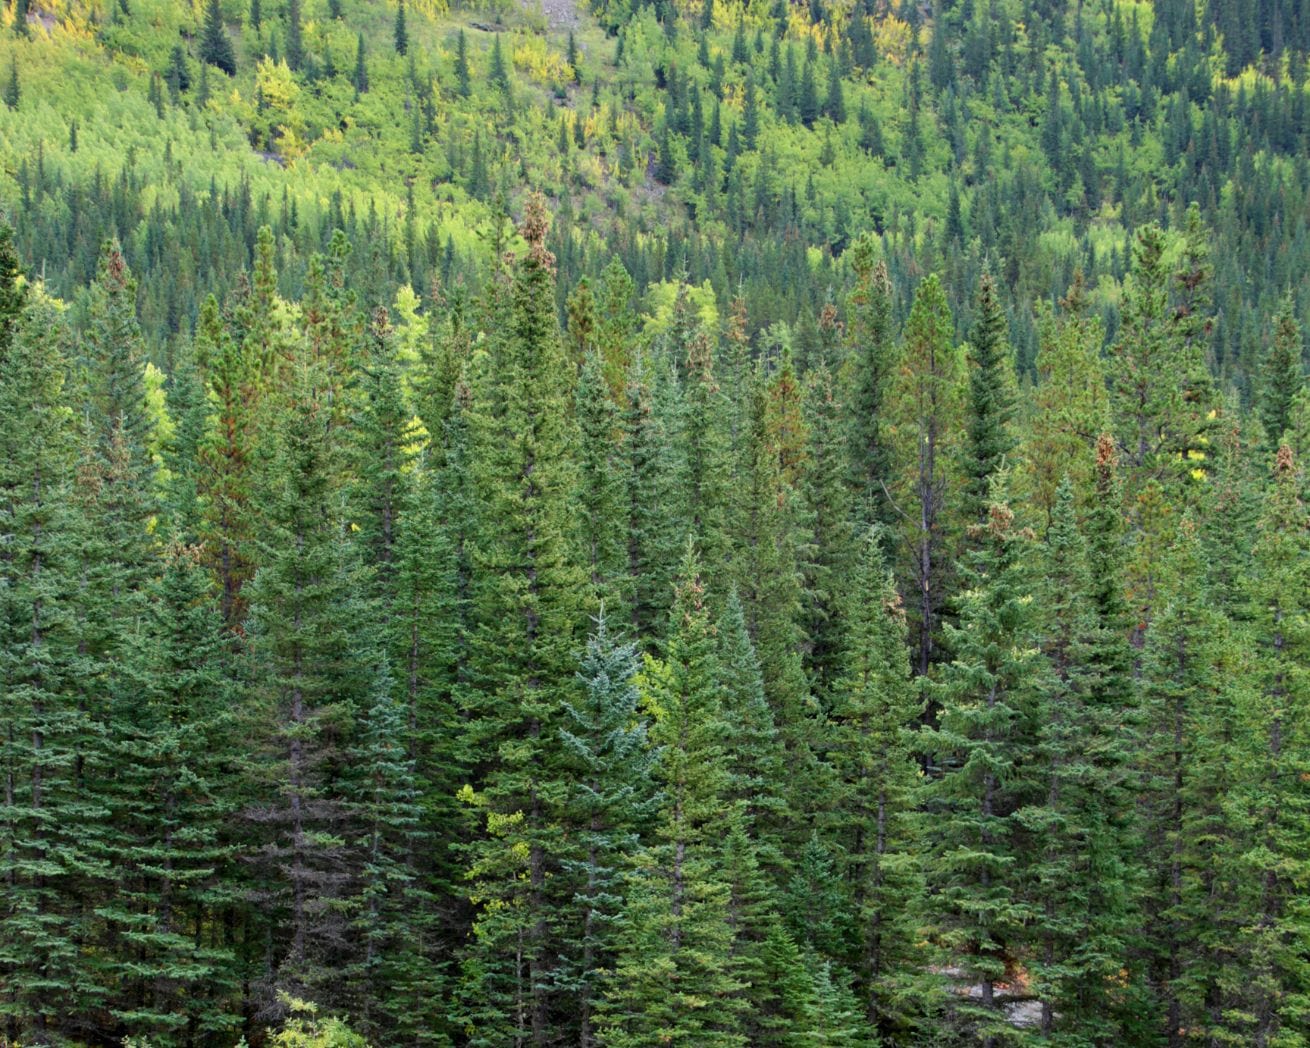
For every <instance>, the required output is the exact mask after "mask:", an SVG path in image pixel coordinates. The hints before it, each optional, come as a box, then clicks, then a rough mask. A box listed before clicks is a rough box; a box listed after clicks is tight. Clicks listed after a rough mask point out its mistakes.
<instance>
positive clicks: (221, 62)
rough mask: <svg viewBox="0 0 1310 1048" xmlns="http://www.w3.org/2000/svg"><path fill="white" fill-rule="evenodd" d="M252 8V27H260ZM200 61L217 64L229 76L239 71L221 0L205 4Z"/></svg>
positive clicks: (206, 63) (211, 0)
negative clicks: (224, 21) (224, 20)
mask: <svg viewBox="0 0 1310 1048" xmlns="http://www.w3.org/2000/svg"><path fill="white" fill-rule="evenodd" d="M254 10H255V9H252V19H253V21H252V23H251V24H252V27H253V28H254V29H256V30H257V29H258V28H259V22H258V18H257V17H256V16H255V14H254ZM199 53H200V61H201V62H203V63H204V64H205V65H212V66H217V67H218V68H219V69H221V70H223V72H225V73H226V74H227V75H228V76H235V75H236V71H237V59H236V52H235V51H234V50H233V48H232V39H231V38H230V37H229V36H228V35H227V26H226V25H224V24H223V8H222V5H221V4H220V2H219V0H209V2H208V3H207V4H206V5H205V24H204V27H203V28H202V29H201V31H200V52H199Z"/></svg>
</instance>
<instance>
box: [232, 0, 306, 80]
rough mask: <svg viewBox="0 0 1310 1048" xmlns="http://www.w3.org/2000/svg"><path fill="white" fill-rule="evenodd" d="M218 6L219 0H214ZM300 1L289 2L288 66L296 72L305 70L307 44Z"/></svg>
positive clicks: (292, 0)
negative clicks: (302, 24)
mask: <svg viewBox="0 0 1310 1048" xmlns="http://www.w3.org/2000/svg"><path fill="white" fill-rule="evenodd" d="M212 2H213V3H215V4H217V3H218V0H212ZM300 19H301V14H300V0H287V56H286V57H287V65H288V66H290V67H291V69H292V70H293V71H294V72H300V71H301V70H303V69H304V68H305V57H306V56H305V44H304V40H303V38H302V26H301V24H300Z"/></svg>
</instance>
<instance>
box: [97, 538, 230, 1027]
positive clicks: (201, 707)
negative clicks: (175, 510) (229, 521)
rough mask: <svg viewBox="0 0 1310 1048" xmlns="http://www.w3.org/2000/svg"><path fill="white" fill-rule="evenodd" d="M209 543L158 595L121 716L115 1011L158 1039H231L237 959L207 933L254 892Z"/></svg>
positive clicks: (170, 554)
mask: <svg viewBox="0 0 1310 1048" xmlns="http://www.w3.org/2000/svg"><path fill="white" fill-rule="evenodd" d="M198 554H199V551H198V550H197V549H196V548H195V547H190V546H186V545H183V544H182V543H178V542H175V543H174V544H172V545H171V546H170V547H169V549H168V551H167V559H166V563H165V567H164V570H163V574H162V576H161V577H160V578H159V579H158V580H156V581H155V582H154V583H153V584H152V585H151V587H150V591H149V598H150V599H149V600H148V601H146V603H145V608H146V609H147V613H146V625H145V628H144V629H143V630H141V631H140V632H138V633H136V634H134V635H133V636H132V637H131V640H130V645H131V646H130V648H129V649H128V650H127V651H125V652H123V654H122V656H121V657H122V661H123V663H124V665H125V681H124V684H125V686H126V687H127V688H128V689H129V690H130V694H131V695H132V701H131V702H130V703H126V702H125V703H122V704H121V705H120V706H119V707H118V708H117V709H116V710H115V711H114V713H115V721H114V724H113V725H112V732H111V735H110V738H111V740H112V748H111V749H110V751H109V755H110V756H111V757H112V758H114V759H115V760H116V762H117V764H118V767H119V769H120V770H119V773H118V775H117V776H116V778H115V782H114V784H113V796H114V801H115V804H114V806H113V809H112V810H113V841H114V849H115V853H116V858H115V865H116V869H115V875H114V880H115V891H114V894H113V897H112V899H111V900H109V901H108V902H107V903H106V904H105V905H104V907H103V908H102V910H101V915H102V916H103V917H104V919H105V920H107V921H108V922H109V924H110V926H111V927H116V928H117V929H118V931H119V934H120V935H121V942H120V943H119V944H118V945H119V950H118V953H117V956H115V957H114V959H113V961H112V964H111V970H112V971H113V974H114V977H115V982H116V984H117V987H116V992H115V1001H114V1003H113V1005H112V1010H113V1013H114V1016H115V1018H116V1019H117V1020H118V1022H119V1023H121V1024H122V1027H123V1029H124V1030H126V1031H128V1032H129V1033H130V1034H132V1035H136V1036H142V1037H146V1036H148V1037H149V1038H150V1039H151V1041H152V1043H158V1044H162V1045H168V1044H185V1043H187V1042H188V1040H191V1039H193V1038H196V1037H215V1036H219V1037H221V1036H224V1035H230V1034H231V1033H232V1032H233V1030H234V1029H235V1028H236V1027H237V1025H238V1017H237V1016H236V1015H234V1014H233V1010H232V1005H231V1002H232V998H233V996H234V992H235V989H236V973H235V970H234V966H233V956H232V954H231V952H230V951H229V950H228V949H226V948H225V947H223V946H221V945H217V944H210V943H207V942H205V941H204V938H203V936H198V935H197V934H196V929H199V928H203V927H204V926H205V925H206V924H208V923H209V922H211V921H213V920H215V919H216V917H217V915H218V913H219V912H221V911H220V909H219V908H220V907H223V906H230V905H232V904H233V903H235V901H236V899H237V896H238V892H239V891H240V888H239V887H238V882H237V874H236V870H235V868H234V865H233V856H232V849H231V845H230V843H229V840H228V825H229V823H230V820H231V817H232V814H233V812H234V810H235V808H236V804H237V801H236V798H237V793H236V791H235V790H233V788H232V787H233V783H232V781H231V779H230V778H229V777H228V776H229V775H230V774H231V769H232V768H233V767H234V766H235V767H238V768H241V767H243V765H242V763H241V762H240V760H239V759H238V757H237V754H236V752H235V751H234V749H233V746H232V740H233V739H234V738H235V737H236V724H235V722H234V716H233V710H234V699H235V697H236V695H235V693H236V689H235V679H234V668H233V665H232V651H231V647H230V644H229V639H228V638H227V637H226V636H225V635H224V629H223V621H222V618H221V617H220V615H219V611H218V607H217V605H216V604H215V603H214V602H213V600H212V598H211V592H210V590H211V588H210V585H209V579H208V577H207V573H206V571H205V570H204V566H203V563H202V561H201V559H200V557H199V555H198Z"/></svg>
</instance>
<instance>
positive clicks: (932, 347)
mask: <svg viewBox="0 0 1310 1048" xmlns="http://www.w3.org/2000/svg"><path fill="white" fill-rule="evenodd" d="M964 367H965V362H964V354H963V352H962V351H961V350H960V348H959V347H958V346H956V345H955V344H954V338H953V332H952V324H951V313H950V307H949V306H948V305H947V302H946V294H945V291H944V290H943V288H942V285H941V281H940V280H938V279H937V277H936V276H935V275H934V276H930V277H928V279H927V280H925V281H924V282H923V283H922V284H921V285H920V286H919V290H918V291H917V292H916V293H915V296H914V305H913V308H912V309H911V310H910V317H909V320H908V321H906V324H905V334H904V340H903V346H902V349H901V363H900V367H899V371H898V372H897V373H896V377H895V382H894V383H893V386H892V395H891V400H890V404H891V412H890V414H891V416H892V417H891V420H890V424H891V431H892V434H893V446H894V450H895V461H894V467H893V468H894V475H895V480H896V486H895V487H894V489H893V490H892V495H893V497H894V500H895V503H896V509H897V510H898V511H899V512H898V516H899V517H900V519H901V522H902V524H901V530H902V533H903V536H904V538H903V540H902V543H903V548H904V553H903V556H904V558H905V564H906V567H905V570H904V579H905V582H904V585H905V587H906V590H907V592H910V593H912V594H913V597H912V598H911V600H910V614H911V622H912V628H913V635H914V639H913V645H914V648H915V652H916V654H915V658H914V666H915V670H916V671H917V672H918V673H920V674H924V673H927V672H928V668H929V667H930V666H931V665H932V664H933V662H934V660H935V658H936V651H937V646H938V644H939V641H940V633H941V621H940V620H941V614H942V609H943V607H944V606H945V600H946V591H947V578H948V575H947V560H948V556H949V550H950V540H951V538H952V532H954V531H955V523H956V522H955V517H954V514H953V512H952V511H953V510H954V508H955V503H956V501H957V500H958V497H959V486H960V485H959V478H958V473H957V470H958V465H957V463H956V462H955V461H952V460H953V459H955V458H956V456H953V455H952V454H951V449H952V448H953V447H955V446H957V445H958V441H959V440H960V438H961V436H962V433H961V430H962V428H963V425H964V406H965V372H964Z"/></svg>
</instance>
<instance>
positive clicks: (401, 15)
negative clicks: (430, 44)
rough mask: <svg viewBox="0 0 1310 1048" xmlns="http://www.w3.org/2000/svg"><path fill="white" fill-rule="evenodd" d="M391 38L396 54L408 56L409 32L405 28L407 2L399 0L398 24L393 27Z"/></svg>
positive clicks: (397, 5) (397, 9) (397, 6)
mask: <svg viewBox="0 0 1310 1048" xmlns="http://www.w3.org/2000/svg"><path fill="white" fill-rule="evenodd" d="M391 37H392V42H393V43H394V44H395V47H396V54H398V55H403V54H408V52H409V30H408V29H407V28H406V27H405V0H399V2H398V3H397V4H396V24H395V25H394V26H393V27H392V31H391Z"/></svg>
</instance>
